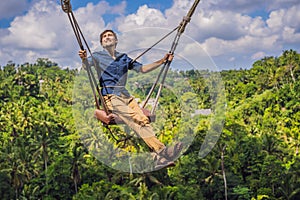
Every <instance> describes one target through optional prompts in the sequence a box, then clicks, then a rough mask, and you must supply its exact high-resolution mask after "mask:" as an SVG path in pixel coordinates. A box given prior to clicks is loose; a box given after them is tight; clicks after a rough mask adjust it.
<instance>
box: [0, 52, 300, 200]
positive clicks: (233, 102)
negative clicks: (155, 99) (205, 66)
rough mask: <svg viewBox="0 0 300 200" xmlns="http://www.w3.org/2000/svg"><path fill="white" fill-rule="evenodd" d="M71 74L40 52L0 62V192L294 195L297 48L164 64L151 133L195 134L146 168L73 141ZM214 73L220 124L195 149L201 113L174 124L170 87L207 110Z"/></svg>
mask: <svg viewBox="0 0 300 200" xmlns="http://www.w3.org/2000/svg"><path fill="white" fill-rule="evenodd" d="M78 73H79V72H78V71H77V70H70V69H61V68H60V67H59V66H57V64H56V63H53V62H51V61H50V60H48V59H38V60H37V61H36V63H34V64H30V63H25V64H22V65H16V64H14V63H13V62H9V63H8V64H7V65H6V66H2V67H1V68H0V86H1V87H0V182H1V184H0V197H1V199H76V200H77V199H126V200H127V199H209V200H217V199H236V200H241V199H255V200H256V199H257V200H259V199H290V200H296V199H300V156H299V147H300V134H299V133H300V101H299V100H300V54H298V53H297V52H295V51H294V50H287V51H284V52H283V53H282V55H281V56H279V57H266V58H264V59H261V60H258V61H256V62H255V63H254V64H253V67H252V68H250V69H239V70H227V71H221V72H209V71H198V70H189V71H170V75H169V77H168V79H169V82H170V83H171V84H172V85H169V86H170V87H171V88H173V89H172V90H170V89H169V90H165V92H164V93H163V95H162V96H161V98H160V104H161V105H166V106H165V111H166V112H165V114H166V115H167V116H165V118H166V122H165V123H164V125H163V127H161V129H160V130H161V131H160V132H159V133H158V137H160V139H162V140H163V141H164V142H170V141H171V140H172V137H169V136H170V134H172V133H168V130H169V129H170V128H172V130H173V129H174V130H179V129H189V128H190V129H193V130H195V133H196V135H195V138H194V140H193V142H192V144H191V145H190V146H189V148H188V149H187V150H186V151H185V152H184V154H183V155H182V156H181V157H180V158H179V160H178V161H177V162H176V166H175V167H174V168H169V169H164V170H160V171H156V172H151V173H141V174H139V173H138V174H135V173H125V172H120V171H117V170H115V169H112V168H109V167H107V166H106V165H104V164H102V163H101V162H100V161H99V160H97V159H96V158H95V157H94V156H93V154H91V153H90V152H89V151H88V149H87V148H86V147H85V146H84V145H83V144H82V142H81V139H80V136H79V134H78V130H77V129H76V126H75V122H74V118H73V114H72V113H73V112H72V105H73V103H74V102H73V98H72V91H73V89H74V88H73V87H74V80H75V78H76V76H77V75H78ZM154 73H155V72H154ZM208 74H209V75H210V76H209V78H207V77H208ZM218 74H219V75H221V77H222V82H223V83H224V86H225V90H224V96H226V99H225V97H224V100H226V101H225V102H226V113H225V115H226V118H225V120H224V127H223V129H222V134H221V136H220V138H219V140H218V142H217V144H216V145H215V146H214V148H213V149H212V151H211V152H209V153H208V155H206V156H205V157H199V150H200V147H201V145H202V143H203V141H204V138H205V135H206V133H207V130H208V129H209V125H208V124H209V121H210V116H200V117H199V123H198V124H197V125H196V126H195V125H194V124H189V123H185V124H184V127H178V124H181V123H179V121H180V118H178V113H179V112H180V110H178V109H179V108H178V107H177V106H176V105H177V104H176V103H177V102H176V98H175V97H174V93H176V92H178V91H181V92H182V93H181V95H180V96H181V98H182V99H181V100H182V101H184V102H197V106H196V107H192V109H194V110H197V109H198V110H199V109H207V108H212V109H213V110H214V107H215V103H216V102H214V100H215V99H216V98H215V97H214V95H215V93H214V92H213V91H212V90H211V88H210V85H214V84H215V78H216V77H217V75H218ZM136 77H137V76H133V75H130V76H129V82H128V86H129V90H130V91H131V92H133V94H134V95H135V96H138V97H140V98H144V97H145V95H146V94H147V91H149V88H150V87H151V86H150V85H147V84H144V85H139V86H138V84H139V83H138V82H137V78H136ZM179 78H181V79H182V78H183V79H184V80H185V81H186V82H185V83H186V84H187V85H189V86H190V87H191V88H192V89H191V90H190V89H188V90H186V87H185V86H186V84H182V83H181V82H180V81H177V79H179ZM147 79H149V80H148V82H152V81H153V80H152V79H151V76H150V75H149V76H145V77H143V80H147ZM172 80H173V81H172ZM146 82H147V81H146ZM132 85H137V87H136V88H132ZM174 88H175V89H174ZM217 95H219V94H217ZM193 105H194V104H193ZM216 107H217V106H216ZM181 126H182V124H181ZM164 133H166V134H164ZM108 137H109V136H108ZM112 141H113V140H112Z"/></svg>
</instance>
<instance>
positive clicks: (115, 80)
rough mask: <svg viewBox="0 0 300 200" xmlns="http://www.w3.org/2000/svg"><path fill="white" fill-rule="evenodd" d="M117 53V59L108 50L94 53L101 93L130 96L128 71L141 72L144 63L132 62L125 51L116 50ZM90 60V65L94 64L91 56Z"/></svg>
mask: <svg viewBox="0 0 300 200" xmlns="http://www.w3.org/2000/svg"><path fill="white" fill-rule="evenodd" d="M115 55H116V59H115V60H114V59H113V58H112V57H111V56H110V54H109V53H108V52H107V51H106V50H102V51H97V52H94V53H93V57H94V59H95V65H96V66H95V68H96V70H97V72H98V78H99V81H100V86H101V88H102V89H101V93H102V95H107V94H115V95H118V96H120V95H121V94H123V95H126V96H130V94H129V92H128V90H127V89H126V88H125V85H126V82H127V72H128V70H134V71H136V72H140V70H141V67H142V64H141V63H139V62H136V61H134V62H132V63H131V61H132V59H131V58H130V57H128V55H127V54H125V53H119V52H116V53H115ZM88 61H89V64H90V65H94V62H93V61H92V58H91V57H89V59H88ZM99 69H100V70H99Z"/></svg>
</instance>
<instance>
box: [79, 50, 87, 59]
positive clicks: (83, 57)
mask: <svg viewBox="0 0 300 200" xmlns="http://www.w3.org/2000/svg"><path fill="white" fill-rule="evenodd" d="M78 55H79V57H80V58H81V59H82V60H84V59H86V58H87V54H86V50H79V52H78Z"/></svg>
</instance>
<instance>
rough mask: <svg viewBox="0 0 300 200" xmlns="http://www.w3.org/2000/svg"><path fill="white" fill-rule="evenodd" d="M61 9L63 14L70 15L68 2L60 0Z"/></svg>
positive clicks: (68, 0)
mask: <svg viewBox="0 0 300 200" xmlns="http://www.w3.org/2000/svg"><path fill="white" fill-rule="evenodd" d="M61 8H62V10H63V11H64V12H65V13H70V12H71V11H72V6H71V3H70V0H61Z"/></svg>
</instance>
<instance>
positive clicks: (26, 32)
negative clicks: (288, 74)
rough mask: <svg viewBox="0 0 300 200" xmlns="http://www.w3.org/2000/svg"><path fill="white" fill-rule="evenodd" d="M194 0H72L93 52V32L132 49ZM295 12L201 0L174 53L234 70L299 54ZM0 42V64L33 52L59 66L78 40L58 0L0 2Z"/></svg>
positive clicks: (285, 5) (31, 58)
mask: <svg viewBox="0 0 300 200" xmlns="http://www.w3.org/2000/svg"><path fill="white" fill-rule="evenodd" d="M193 2H194V1H193V0H164V1H162V0H151V1H147V0H127V1H126V0H123V1H122V0H114V1H112V0H107V1H99V0H92V1H88V0H71V4H72V6H73V11H74V13H75V16H76V17H77V19H78V21H79V25H80V26H81V28H82V30H83V32H84V34H85V36H86V38H87V40H88V42H89V44H90V46H91V48H92V49H93V50H94V49H98V48H101V47H100V45H99V41H98V34H99V32H101V31H102V30H103V29H105V28H113V29H114V30H116V31H117V32H118V34H120V38H121V39H122V42H119V43H120V44H119V45H118V47H119V48H120V49H121V50H124V51H132V52H134V51H135V50H137V49H143V48H146V47H147V46H150V45H152V44H153V43H154V42H155V41H156V40H158V39H160V37H161V36H163V34H165V33H166V32H168V30H171V29H173V28H174V27H176V26H177V25H178V24H179V23H180V22H181V20H182V18H183V16H185V15H186V13H187V12H188V10H189V8H190V7H191V5H192V3H193ZM299 10H300V1H299V0H264V1H261V0H252V1H249V0H231V1H223V0H201V2H200V4H199V5H198V8H197V10H196V12H195V13H194V16H193V18H192V20H191V22H190V24H189V25H188V26H187V29H186V31H185V33H184V36H183V39H182V40H181V41H180V45H179V47H178V48H177V50H176V54H177V56H176V55H175V58H176V57H177V58H178V59H179V58H183V59H185V60H187V61H188V62H190V63H192V64H193V65H199V66H201V67H205V66H206V67H207V65H212V64H215V65H216V67H217V68H218V69H239V68H250V67H251V65H252V64H253V62H255V61H256V60H257V59H261V58H263V57H265V56H279V55H280V54H281V53H282V51H284V50H288V49H291V48H292V49H294V50H296V51H298V52H299V51H300V20H295V19H300V14H299V12H298V11H299ZM171 42H172V38H171V39H169V40H167V41H166V42H165V43H163V44H162V45H160V46H158V47H157V48H158V49H160V50H162V51H168V49H169V47H170V43H171ZM0 47H1V48H0V66H3V65H5V64H6V63H7V62H8V61H13V62H15V63H17V64H22V63H25V62H31V63H34V62H35V61H36V60H37V58H49V59H50V60H52V61H54V62H56V63H58V64H59V65H60V66H63V67H78V66H79V65H80V63H79V60H78V56H77V51H78V45H77V44H76V40H75V38H74V34H73V32H72V30H71V27H70V24H69V22H68V19H67V16H66V14H65V13H63V12H62V10H61V8H60V0H2V1H1V2H0ZM154 57H155V52H153V58H154ZM208 57H209V59H211V62H209V61H208V60H209V59H208ZM200 58H201V59H200ZM149 59H150V58H149ZM175 61H176V60H175ZM206 61H207V62H206ZM178 62H179V61H178Z"/></svg>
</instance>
